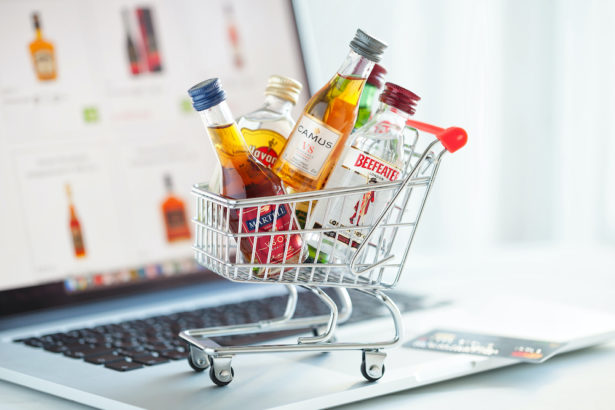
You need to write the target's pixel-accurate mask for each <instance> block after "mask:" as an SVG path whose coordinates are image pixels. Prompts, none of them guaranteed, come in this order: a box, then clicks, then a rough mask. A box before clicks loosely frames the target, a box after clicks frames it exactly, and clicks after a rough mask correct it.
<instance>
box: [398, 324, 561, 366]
mask: <svg viewBox="0 0 615 410" xmlns="http://www.w3.org/2000/svg"><path fill="white" fill-rule="evenodd" d="M564 345H565V344H564V343H559V342H549V341H544V340H531V339H516V338H512V337H502V336H495V335H487V334H481V333H469V332H461V331H456V330H448V329H436V330H432V331H431V332H429V333H426V334H424V335H421V336H418V337H417V338H415V339H413V340H411V341H409V342H407V343H405V344H404V346H405V347H410V348H414V349H425V350H433V351H438V352H447V353H463V354H474V355H479V356H488V357H505V358H508V359H515V360H518V361H520V362H529V363H542V362H544V361H545V360H547V359H549V358H551V357H553V356H554V355H556V354H557V353H558V352H559V351H560V349H561V348H563V347H564Z"/></svg>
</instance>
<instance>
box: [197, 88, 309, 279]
mask: <svg viewBox="0 0 615 410" xmlns="http://www.w3.org/2000/svg"><path fill="white" fill-rule="evenodd" d="M188 93H189V94H190V96H191V97H192V105H193V106H194V109H195V110H197V111H198V112H199V114H200V115H201V119H202V120H203V122H204V124H205V127H206V128H207V133H208V134H209V137H210V139H211V142H212V145H213V148H214V150H215V152H216V154H217V156H218V161H219V162H220V166H221V168H222V195H225V196H227V197H230V198H233V199H244V198H257V197H266V196H274V195H283V194H284V193H285V192H284V189H283V187H282V181H281V180H280V178H278V177H277V176H276V175H275V174H274V173H273V172H272V171H271V170H270V169H269V168H267V167H266V166H264V165H263V164H261V163H260V162H259V161H257V160H256V159H255V158H254V157H253V156H252V155H251V154H250V151H249V149H248V146H247V145H246V143H245V141H244V139H243V137H242V135H241V133H240V131H239V128H238V127H237V124H236V123H235V121H234V120H233V116H232V114H231V111H230V110H229V108H228V105H227V104H226V101H225V100H226V93H225V92H224V90H222V88H221V87H220V82H219V80H218V79H217V78H212V79H209V80H206V81H203V82H201V83H199V84H197V85H195V86H194V87H192V88H191V89H190V90H188ZM259 208H260V209H259ZM257 217H258V218H257ZM274 220H275V226H274ZM240 223H241V225H240ZM229 225H230V227H231V229H232V230H233V232H241V233H250V232H256V231H257V230H258V232H271V231H284V230H291V229H297V228H298V226H297V223H296V221H295V217H294V215H293V213H292V211H291V208H290V206H288V205H287V204H282V205H279V206H277V207H276V205H265V206H260V207H258V206H255V207H248V208H244V209H243V212H242V213H240V212H239V211H234V212H233V211H232V212H231V213H230V216H229ZM303 247H304V246H303V241H302V239H301V235H299V234H291V235H283V234H280V235H263V236H258V237H247V238H245V239H240V240H239V243H238V248H239V249H240V250H241V252H242V253H243V255H244V258H245V260H246V261H247V262H248V263H250V262H251V261H252V262H253V263H282V262H283V261H286V262H287V263H298V262H302V261H301V260H300V258H304V257H306V256H307V252H303ZM253 248H254V249H255V252H254V255H255V256H254V260H252V250H253ZM271 272H272V273H273V272H276V270H271ZM277 272H279V270H277Z"/></svg>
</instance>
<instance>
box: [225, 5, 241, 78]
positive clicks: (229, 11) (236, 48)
mask: <svg viewBox="0 0 615 410" xmlns="http://www.w3.org/2000/svg"><path fill="white" fill-rule="evenodd" d="M224 17H225V18H226V32H227V35H228V41H229V43H231V47H232V48H233V65H235V68H237V69H238V70H240V69H241V68H242V67H243V66H244V59H243V53H242V51H241V43H240V41H239V31H238V30H237V23H236V22H235V9H233V5H232V4H231V3H230V2H229V3H226V4H225V5H224Z"/></svg>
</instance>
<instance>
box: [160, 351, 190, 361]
mask: <svg viewBox="0 0 615 410" xmlns="http://www.w3.org/2000/svg"><path fill="white" fill-rule="evenodd" d="M160 355H161V356H163V357H166V358H167V359H171V360H181V359H185V358H187V357H188V355H189V353H188V351H187V350H184V351H179V350H166V351H164V352H160Z"/></svg>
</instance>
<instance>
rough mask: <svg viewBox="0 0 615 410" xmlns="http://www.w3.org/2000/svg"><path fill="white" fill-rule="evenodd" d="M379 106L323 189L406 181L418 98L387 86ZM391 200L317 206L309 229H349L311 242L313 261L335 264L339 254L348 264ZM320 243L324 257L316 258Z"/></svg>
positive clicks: (365, 198)
mask: <svg viewBox="0 0 615 410" xmlns="http://www.w3.org/2000/svg"><path fill="white" fill-rule="evenodd" d="M379 100H380V102H381V103H380V106H379V108H378V110H377V112H376V114H375V115H374V118H373V119H372V120H370V121H368V122H367V123H366V124H365V126H363V127H361V128H360V129H359V130H357V131H356V132H355V133H354V134H352V136H351V140H350V142H349V147H348V149H347V150H346V151H345V152H344V154H343V156H342V158H341V159H340V161H339V162H338V163H337V165H336V166H335V169H334V170H333V172H332V173H331V175H330V177H329V180H328V181H327V184H326V186H325V188H335V187H351V186H357V185H367V184H378V183H381V182H388V181H395V180H397V179H398V178H400V177H401V176H402V173H403V167H404V156H403V155H404V151H403V147H404V130H405V129H406V120H407V119H408V118H409V117H410V116H411V115H413V114H414V112H415V106H416V103H417V101H418V100H420V98H419V97H418V96H417V95H415V94H414V93H413V92H411V91H409V90H407V89H405V88H402V87H400V86H398V85H395V84H392V83H386V84H385V87H384V91H382V94H380V98H379ZM391 195H392V193H391V192H390V191H386V192H383V191H380V192H374V191H370V192H367V193H364V194H356V195H353V196H346V197H340V198H333V199H330V200H329V201H320V202H318V203H317V204H316V206H315V208H314V212H312V215H311V217H310V220H309V221H308V227H309V228H323V227H324V228H327V227H335V228H340V227H348V228H349V229H348V230H347V231H346V230H343V231H338V232H333V231H331V232H325V236H326V237H325V238H323V239H322V241H320V235H315V234H312V235H310V236H308V239H307V241H308V245H309V251H310V257H312V258H314V259H315V260H317V261H319V262H326V261H328V260H331V256H332V252H333V250H334V249H335V254H334V255H333V256H334V258H335V259H336V260H341V261H344V262H348V261H349V258H350V256H352V254H353V253H354V251H355V249H356V248H358V247H359V245H360V244H361V243H362V242H363V239H364V236H365V235H366V234H367V232H368V230H369V229H367V227H369V226H370V225H371V224H372V223H373V222H374V221H375V220H376V218H377V217H378V215H379V214H380V212H382V211H383V210H384V208H385V207H386V206H387V204H388V201H389V200H390V199H391ZM328 202H331V203H328ZM353 228H354V229H353ZM327 237H328V238H327ZM329 238H330V239H329ZM335 241H337V244H336V245H335ZM318 242H321V243H320V252H318V255H316V254H315V253H316V251H317V249H318V246H319V243H318ZM334 245H335V247H334Z"/></svg>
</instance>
